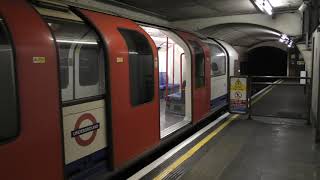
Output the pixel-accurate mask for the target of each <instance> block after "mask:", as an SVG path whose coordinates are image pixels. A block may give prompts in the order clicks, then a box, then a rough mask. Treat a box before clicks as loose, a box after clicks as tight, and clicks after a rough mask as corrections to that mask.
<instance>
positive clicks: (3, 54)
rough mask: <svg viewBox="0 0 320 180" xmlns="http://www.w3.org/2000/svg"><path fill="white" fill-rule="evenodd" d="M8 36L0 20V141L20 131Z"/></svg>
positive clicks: (11, 54)
mask: <svg viewBox="0 0 320 180" xmlns="http://www.w3.org/2000/svg"><path fill="white" fill-rule="evenodd" d="M8 36H9V34H8V30H7V28H6V26H5V24H4V22H3V20H2V19H0V82H1V84H2V85H1V86H0V92H1V94H0V114H1V120H0V141H6V140H9V139H11V138H14V137H16V136H17V135H18V131H19V117H18V103H17V94H16V93H17V91H16V82H15V63H14V56H13V49H12V44H11V42H10V39H9V37H8Z"/></svg>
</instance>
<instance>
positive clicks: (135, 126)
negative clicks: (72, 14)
mask: <svg viewBox="0 0 320 180" xmlns="http://www.w3.org/2000/svg"><path fill="white" fill-rule="evenodd" d="M80 12H81V13H83V15H85V16H86V17H87V18H88V19H89V21H91V22H92V23H93V24H94V26H95V27H96V28H97V29H98V30H99V31H101V34H102V35H103V38H104V41H105V42H106V45H107V49H108V57H109V58H108V63H109V70H110V72H109V73H110V79H109V81H110V87H111V88H110V95H111V107H112V116H111V117H112V118H111V119H112V143H113V152H114V154H113V160H114V166H115V167H116V168H118V167H120V166H122V165H124V164H125V163H126V162H127V161H129V160H132V159H133V158H135V157H136V156H137V155H139V154H141V153H142V152H144V151H146V150H148V149H150V148H151V147H153V146H155V145H156V144H157V143H158V142H159V139H160V124H159V99H158V96H156V95H157V94H158V88H157V84H158V73H157V72H158V70H157V67H158V65H157V63H158V62H157V58H158V57H157V51H156V48H155V46H154V43H153V41H152V40H151V38H150V37H149V36H148V35H147V34H146V33H145V32H144V31H143V30H142V29H141V28H140V27H139V26H138V25H137V24H135V23H134V22H132V21H130V20H127V19H123V18H119V17H114V16H110V15H106V14H101V13H96V12H91V11H86V10H80ZM122 29H124V31H127V30H129V32H128V31H127V34H128V33H131V32H132V31H133V32H134V33H139V34H141V38H147V41H146V42H147V43H149V45H150V46H151V47H150V48H151V50H152V51H151V52H146V53H152V54H148V55H149V56H152V58H150V59H149V60H150V61H151V63H152V66H153V67H154V68H152V72H147V73H152V79H149V80H148V81H152V82H154V87H153V83H152V86H151V87H144V88H147V89H139V87H136V88H138V89H136V90H135V91H149V90H151V91H153V92H151V93H153V96H152V97H151V98H150V97H146V98H147V101H148V102H141V101H140V102H139V100H138V101H137V102H138V103H136V102H134V103H135V104H134V105H133V104H132V103H133V102H130V99H131V98H132V97H130V95H131V96H132V94H130V93H131V92H130V88H132V87H130V77H132V76H130V75H131V74H129V73H130V72H129V69H130V67H129V63H130V62H129V61H132V60H129V58H130V57H129V56H130V55H134V54H135V53H140V52H135V51H134V49H130V48H131V47H128V46H130V44H129V45H126V44H127V42H126V39H125V37H123V35H124V33H123V34H121V30H122ZM137 38H140V37H137ZM137 41H138V42H139V40H137ZM140 41H141V43H146V42H144V41H143V40H141V39H140ZM130 43H133V42H130ZM149 45H148V44H147V45H142V46H149ZM128 48H129V49H128ZM137 50H139V49H137ZM142 51H147V50H145V49H143V50H142ZM129 52H130V53H131V54H129ZM146 58H148V57H146ZM154 64H155V66H154ZM132 66H133V65H132ZM131 80H132V79H131ZM147 83H148V82H147ZM147 86H148V84H147ZM142 93H143V92H142ZM145 93H148V92H145ZM131 100H132V99H131ZM135 101H136V100H135Z"/></svg>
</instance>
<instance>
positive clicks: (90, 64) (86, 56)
mask: <svg viewBox="0 0 320 180" xmlns="http://www.w3.org/2000/svg"><path fill="white" fill-rule="evenodd" d="M98 81H99V47H98V46H97V45H90V44H89V45H88V44H86V45H83V46H82V47H81V51H80V58H79V82H80V85H81V86H92V85H95V84H97V83H98Z"/></svg>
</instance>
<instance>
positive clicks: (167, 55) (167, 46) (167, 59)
mask: <svg viewBox="0 0 320 180" xmlns="http://www.w3.org/2000/svg"><path fill="white" fill-rule="evenodd" d="M166 51H167V52H166V99H167V98H168V81H169V76H168V62H169V54H168V53H169V52H168V51H169V37H168V36H167V45H166Z"/></svg>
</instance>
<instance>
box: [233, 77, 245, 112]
mask: <svg viewBox="0 0 320 180" xmlns="http://www.w3.org/2000/svg"><path fill="white" fill-rule="evenodd" d="M248 89H249V88H248V78H247V77H230V86H229V112H230V113H235V114H247V113H248V109H249V108H248V107H249V103H248Z"/></svg>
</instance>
